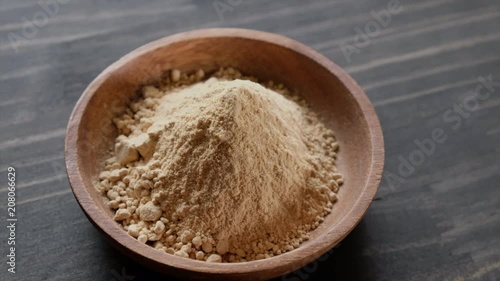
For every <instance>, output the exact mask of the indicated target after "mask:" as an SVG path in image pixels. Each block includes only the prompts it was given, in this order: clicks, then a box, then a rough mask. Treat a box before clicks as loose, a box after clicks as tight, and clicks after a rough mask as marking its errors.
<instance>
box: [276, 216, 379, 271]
mask: <svg viewBox="0 0 500 281" xmlns="http://www.w3.org/2000/svg"><path fill="white" fill-rule="evenodd" d="M367 231H368V230H367V227H366V224H365V223H364V222H363V221H361V223H360V224H359V225H358V226H357V227H356V228H355V229H354V230H353V232H352V233H351V234H349V235H348V236H347V237H346V238H345V239H344V240H343V241H342V242H341V244H340V245H338V246H337V247H335V248H334V249H332V250H330V251H329V252H327V254H325V255H323V256H322V257H320V258H319V259H317V260H316V261H314V262H312V263H310V264H308V265H306V266H304V267H302V268H300V269H298V270H296V271H294V272H292V273H289V274H287V275H284V276H281V277H279V278H275V279H273V281H279V280H280V281H305V280H308V281H314V280H328V281H351V280H355V281H358V280H363V281H372V280H375V276H374V275H373V273H372V271H371V270H370V265H369V262H368V259H367V258H366V257H363V255H362V253H363V249H365V248H366V245H367V244H368V241H367V236H366V232H367Z"/></svg>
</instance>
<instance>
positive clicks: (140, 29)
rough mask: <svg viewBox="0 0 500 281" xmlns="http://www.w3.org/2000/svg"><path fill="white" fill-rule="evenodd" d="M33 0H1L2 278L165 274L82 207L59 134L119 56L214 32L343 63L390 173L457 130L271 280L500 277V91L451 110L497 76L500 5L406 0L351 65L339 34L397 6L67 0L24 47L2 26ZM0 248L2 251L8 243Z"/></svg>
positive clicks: (378, 2)
mask: <svg viewBox="0 0 500 281" xmlns="http://www.w3.org/2000/svg"><path fill="white" fill-rule="evenodd" d="M36 2H37V1H27V0H23V1H10V0H3V1H0V89H1V92H0V96H1V99H0V129H1V130H2V134H0V168H1V170H0V178H3V179H6V177H7V172H6V169H7V167H8V166H10V165H12V166H14V167H16V168H17V170H18V177H17V178H18V185H19V186H20V187H22V188H19V190H18V198H17V199H18V203H19V209H18V214H19V229H18V233H17V235H18V236H17V237H18V240H19V241H20V243H19V245H18V254H19V263H18V274H16V275H5V274H2V275H1V276H2V277H1V279H2V280H4V279H5V280H71V279H76V280H87V279H88V280H120V279H119V278H120V277H121V276H122V273H123V272H122V270H124V273H125V274H126V275H128V276H130V275H131V276H135V278H134V279H133V280H171V279H169V278H168V277H165V276H163V275H161V274H157V273H154V272H152V271H150V270H149V269H147V268H145V267H142V266H140V265H139V264H136V263H135V262H133V261H132V260H130V259H128V258H126V257H125V256H124V255H122V254H121V253H119V252H118V251H116V250H114V249H113V248H112V247H111V246H110V245H108V243H107V242H106V241H105V240H104V238H103V237H102V235H101V234H100V233H98V232H97V231H96V230H95V229H94V227H93V226H92V225H91V224H90V223H89V222H88V220H87V219H86V218H85V216H84V215H83V213H82V212H81V211H80V208H79V207H78V204H77V203H76V201H75V200H74V197H73V195H72V194H71V191H70V188H69V184H68V182H67V180H66V178H65V169H64V159H63V150H64V129H65V127H66V125H67V122H68V118H69V115H70V113H71V110H72V109H73V107H74V105H75V103H76V101H77V100H78V98H79V97H80V95H81V93H82V92H83V90H84V89H85V88H86V86H87V85H88V84H89V83H90V82H91V81H92V80H93V79H94V78H95V77H96V76H97V75H98V74H99V73H100V72H101V71H102V70H103V69H104V68H106V67H107V66H108V65H109V64H110V63H112V62H113V61H116V60H117V59H118V58H120V57H121V56H123V55H124V54H126V53H128V52H130V51H131V50H133V49H135V48H137V47H139V46H141V45H143V44H145V43H147V42H150V41H152V40H155V39H158V38H161V37H164V36H166V35H170V34H173V33H177V32H181V31H187V30H193V29H197V28H206V27H241V28H251V29H258V30H264V31H269V32H275V33H279V34H283V35H285V36H289V37H291V38H293V39H296V40H298V41H300V42H303V43H305V44H306V45H309V46H311V47H313V48H315V49H317V50H318V51H319V52H321V53H322V54H323V55H325V56H327V57H328V58H330V59H331V60H332V61H334V62H335V63H337V64H338V65H340V66H342V67H343V68H344V69H346V70H347V71H348V72H349V73H350V74H351V75H352V76H353V77H354V79H355V80H356V81H357V82H358V83H359V84H360V85H361V87H362V88H364V89H365V92H366V93H367V95H368V96H369V97H370V99H371V101H372V102H373V103H374V105H375V110H376V111H377V114H378V115H379V117H380V121H381V124H382V128H383V132H384V139H385V146H386V162H385V174H384V176H387V173H388V172H392V173H394V174H398V165H399V164H400V160H399V159H398V157H399V156H400V155H401V156H402V157H404V158H406V159H408V156H409V155H410V153H411V152H412V151H414V150H415V149H416V148H417V146H416V145H415V143H414V141H415V140H416V139H418V140H423V139H425V138H429V137H430V136H431V133H432V131H433V130H434V129H435V128H442V129H443V130H445V132H446V133H447V136H448V139H447V141H446V142H445V143H444V144H439V145H438V146H437V147H436V150H435V152H434V153H433V154H432V155H430V156H426V158H425V161H424V162H423V163H422V164H421V165H419V166H418V167H416V169H415V171H414V172H413V173H412V174H411V175H410V176H408V177H405V178H404V182H403V183H402V184H400V185H398V186H391V185H390V184H388V182H387V181H386V180H385V179H383V180H382V184H381V186H380V188H379V191H378V193H377V195H376V201H375V202H373V204H372V206H371V207H370V209H369V211H368V213H367V215H366V216H365V218H364V219H363V221H362V222H361V223H360V224H359V225H358V227H357V228H356V229H355V230H354V231H353V232H352V233H351V234H350V235H349V236H348V237H347V238H346V239H345V240H344V241H343V242H342V243H341V245H340V246H339V247H338V248H335V249H334V250H333V251H332V252H329V254H328V255H327V256H326V257H325V258H322V259H321V260H319V261H317V262H316V263H313V264H311V265H310V266H309V267H306V268H303V269H302V270H301V271H298V272H296V273H293V274H291V275H288V276H287V277H286V278H283V279H282V278H278V279H277V280H405V281H407V280H499V275H500V273H499V272H500V265H499V261H500V237H499V235H498V233H499V232H500V209H499V206H500V189H499V184H498V183H499V180H500V171H499V163H500V144H499V141H498V140H499V138H500V133H499V132H500V129H499V128H500V125H499V121H500V98H499V94H498V93H499V92H500V90H498V88H495V89H496V91H495V92H493V93H492V94H491V96H490V97H489V98H488V99H487V100H484V101H481V102H480V105H479V108H478V109H477V110H475V111H474V112H471V113H470V116H469V117H467V118H463V119H462V123H461V125H460V126H459V127H458V128H457V129H453V128H452V127H451V125H453V123H447V122H445V120H444V119H443V114H444V113H445V112H446V111H447V110H449V109H453V106H454V104H456V103H461V102H462V100H463V99H464V98H466V97H467V96H469V95H470V94H469V93H470V91H472V90H474V89H475V87H476V86H477V79H476V78H477V76H479V75H481V76H484V77H486V76H488V75H490V74H491V75H492V76H493V80H494V81H500V54H499V52H498V50H499V49H500V38H499V35H498V32H499V31H498V26H500V4H499V3H498V1H494V0H475V1H465V0H436V1H430V0H429V1H410V0H400V2H401V5H402V6H403V9H402V11H401V12H400V13H399V14H397V15H396V14H394V15H392V17H391V21H390V23H389V24H388V25H387V27H385V28H383V29H382V30H381V32H380V34H379V35H378V36H375V37H373V38H371V39H370V44H369V45H368V46H366V47H364V48H361V49H360V52H359V53H356V54H354V55H352V57H351V61H350V62H348V61H347V60H346V58H345V57H344V55H343V52H342V49H341V47H340V43H341V42H343V40H345V42H349V43H351V44H352V38H353V37H354V35H355V31H354V27H356V26H358V27H361V28H364V26H365V25H366V23H367V22H369V21H370V20H372V19H373V18H372V16H371V15H370V12H371V11H372V10H373V11H380V10H382V9H386V8H387V4H388V2H389V1H385V0H370V1H368V0H360V1H327V0H325V1H314V2H313V1H300V0H290V1H286V3H285V1H271V0H256V1H254V0H252V1H250V0H243V1H242V2H241V4H240V5H238V6H236V7H234V9H232V10H231V11H228V12H225V13H224V20H222V21H221V20H220V18H219V17H218V15H217V13H216V11H215V9H214V7H213V5H212V1H163V0H145V1H140V3H139V2H138V1H116V0H96V1H80V0H72V1H70V2H69V3H68V4H65V5H61V6H60V9H59V12H58V13H57V15H56V16H54V17H52V18H50V19H49V21H48V23H47V25H46V26H44V27H42V28H39V30H38V32H37V33H36V35H35V36H34V37H33V38H32V39H29V40H26V41H25V42H24V41H23V42H22V43H21V44H20V46H19V48H18V52H17V53H16V52H14V51H13V49H12V48H11V46H10V43H9V40H8V34H9V33H10V32H15V33H17V34H22V24H23V17H26V18H28V19H32V18H33V15H34V14H35V13H36V12H38V11H40V10H41V9H40V7H39V6H37V4H36ZM61 132H63V133H61ZM5 181H6V180H5ZM4 188H5V185H3V184H2V186H1V187H0V200H2V201H3V202H0V205H1V206H2V208H1V210H5V204H6V201H5V200H6V193H5V191H3V189H4ZM1 198H3V199H1ZM6 235H7V233H6V229H5V228H4V227H0V236H1V237H6ZM0 249H1V250H2V253H6V244H5V243H1V244H0ZM2 268H5V265H4V267H2ZM5 270H6V269H5ZM128 280H130V279H128Z"/></svg>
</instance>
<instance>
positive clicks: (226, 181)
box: [97, 68, 343, 262]
mask: <svg viewBox="0 0 500 281" xmlns="http://www.w3.org/2000/svg"><path fill="white" fill-rule="evenodd" d="M203 78H204V73H203V71H201V70H199V71H197V72H196V73H194V74H191V75H187V74H185V73H181V72H180V71H178V70H173V71H171V73H170V76H169V77H168V78H166V81H164V82H165V83H164V84H163V85H162V86H161V87H153V86H147V87H144V89H143V97H142V98H141V99H139V100H137V101H135V102H133V103H131V104H130V106H129V107H128V108H127V109H126V113H125V114H124V115H122V116H120V117H119V118H116V119H115V120H114V122H115V124H116V126H117V128H118V132H119V136H118V138H117V139H116V144H115V149H114V152H113V153H114V154H113V157H111V158H110V159H108V160H107V161H106V166H105V168H104V171H103V172H101V173H100V175H99V184H98V185H97V188H98V190H99V191H100V192H102V193H103V194H104V195H105V197H106V200H107V204H108V206H110V208H112V209H113V210H115V216H114V219H115V220H116V221H118V222H119V223H121V224H122V226H123V228H124V229H125V230H126V231H127V232H128V233H129V234H130V235H131V236H133V237H135V238H137V240H138V241H140V242H141V243H148V244H150V245H151V246H153V247H154V248H156V249H158V250H160V251H164V252H166V253H169V254H174V255H176V256H181V257H185V258H192V259H197V260H202V261H203V260H204V261H208V262H244V261H251V260H258V259H263V258H269V257H272V256H275V255H279V254H281V253H284V252H288V251H291V250H293V249H295V248H297V247H299V245H300V244H301V243H302V242H303V241H306V240H307V239H308V233H309V232H310V231H311V230H313V229H315V228H316V227H317V226H318V225H319V224H320V223H321V222H322V221H323V220H324V217H325V216H326V215H327V214H329V213H330V212H331V208H332V206H333V204H334V203H335V202H336V201H337V194H336V193H337V191H338V189H339V186H340V185H342V183H343V178H342V175H340V174H339V173H337V170H336V167H335V157H336V150H337V149H338V145H337V143H336V141H335V137H334V134H333V132H332V131H331V130H329V129H327V128H326V127H325V126H324V125H323V124H322V123H321V122H320V121H319V119H318V117H317V115H316V114H315V113H314V112H312V111H311V110H310V109H308V107H307V105H306V103H305V102H304V101H303V100H301V99H300V98H299V97H298V96H297V95H292V94H291V93H290V91H288V90H287V89H286V88H285V87H284V86H283V85H282V84H279V85H276V84H275V83H273V82H268V83H266V84H265V86H263V85H261V84H258V83H257V82H256V79H255V78H252V77H245V76H243V75H242V74H241V73H239V72H238V71H236V70H234V69H231V68H229V69H221V70H219V71H218V72H216V73H215V74H214V75H213V76H212V77H210V78H209V79H208V80H204V79H203Z"/></svg>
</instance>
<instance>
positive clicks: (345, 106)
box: [70, 34, 383, 277]
mask: <svg viewBox="0 0 500 281" xmlns="http://www.w3.org/2000/svg"><path fill="white" fill-rule="evenodd" d="M257 37H258V36H257ZM279 38H281V37H279ZM279 38H278V39H279ZM293 44H294V43H293V41H292V40H288V41H285V43H283V44H277V43H276V42H272V40H264V39H261V38H249V37H248V36H238V35H236V34H232V35H231V34H230V35H225V36H208V35H207V36H205V37H200V36H188V37H186V38H175V37H174V38H173V39H168V38H167V39H162V40H159V41H156V42H153V43H151V44H149V45H146V46H145V47H142V48H140V49H138V50H136V51H134V52H132V53H131V54H129V55H127V56H125V57H124V58H122V59H121V60H120V61H118V62H117V63H115V64H113V65H112V66H110V67H109V68H108V69H107V70H105V71H104V72H103V73H102V74H101V75H100V76H99V77H98V78H96V80H95V81H94V82H93V83H92V84H91V85H90V86H89V88H88V89H87V90H86V93H85V94H84V96H83V97H82V99H81V100H80V101H79V103H78V105H77V108H79V109H80V112H79V113H77V114H75V113H74V117H73V118H79V119H80V120H79V123H78V127H77V131H76V133H77V136H76V140H75V143H76V159H75V160H76V163H77V164H76V165H77V166H78V171H79V173H80V179H79V180H81V181H82V182H83V187H84V189H85V191H86V193H88V195H89V196H90V197H91V198H92V201H93V203H94V204H96V205H97V206H98V208H100V209H101V210H102V211H104V213H105V214H106V215H105V216H106V217H107V218H109V222H108V223H109V224H115V222H114V221H113V220H112V212H111V210H110V209H109V208H108V207H107V206H105V204H104V202H103V200H102V197H101V195H99V194H98V193H97V192H96V191H95V190H94V187H93V185H94V184H95V183H96V182H97V175H98V174H99V171H100V170H101V169H102V168H103V165H104V161H105V160H106V159H107V157H109V153H110V151H111V150H112V148H113V144H114V139H115V137H116V134H117V132H116V129H115V128H114V126H113V125H112V122H111V119H112V118H113V117H116V116H118V115H119V114H120V113H121V112H122V110H123V108H124V106H125V105H126V104H127V103H128V102H130V100H131V99H134V98H136V97H137V96H138V92H139V89H140V88H141V86H142V85H147V84H150V83H156V82H157V81H158V80H159V79H160V78H161V76H162V75H164V73H165V72H166V71H168V70H170V69H173V68H177V69H180V70H181V71H183V72H192V71H195V70H196V69H199V68H201V69H203V70H204V71H205V72H206V73H210V72H213V71H215V70H217V69H219V68H220V67H228V66H231V67H234V68H236V69H238V70H240V71H241V72H243V73H244V74H248V75H252V76H255V77H257V78H259V79H260V80H261V81H267V80H273V81H275V82H282V83H284V84H285V85H286V86H287V87H288V88H289V89H292V90H294V91H298V92H299V93H300V94H301V95H302V96H303V97H304V98H305V99H306V100H307V101H308V102H309V103H310V105H311V106H312V108H313V109H314V110H316V111H317V112H318V113H319V115H320V117H321V119H322V120H323V122H324V123H326V125H327V126H328V127H330V128H331V129H333V130H334V131H335V133H336V137H337V140H338V142H339V145H340V150H339V154H338V161H337V165H338V169H339V170H340V172H341V173H343V174H344V177H345V183H344V185H343V187H342V188H341V190H340V192H339V201H338V202H337V203H336V204H335V205H334V208H333V212H332V213H331V214H330V215H328V216H327V218H326V219H325V222H324V223H322V224H321V226H320V227H319V228H318V229H316V230H315V231H314V232H313V233H312V235H311V240H310V241H308V242H306V243H305V244H303V245H302V246H301V248H299V249H298V250H300V249H302V248H305V249H306V248H308V245H311V247H313V248H314V249H315V250H316V252H314V251H311V253H310V254H308V255H307V256H304V254H303V255H302V257H301V258H302V260H303V263H306V262H310V261H312V259H314V258H316V257H318V256H319V255H321V254H323V253H324V252H325V251H326V250H325V249H328V248H330V247H332V246H333V245H334V244H336V243H338V242H339V241H340V240H341V239H342V238H343V237H345V235H347V234H348V232H350V230H351V229H352V227H353V226H354V225H355V224H356V223H357V222H358V220H359V218H352V219H351V218H349V215H350V214H352V211H353V209H354V208H356V206H358V205H359V202H358V200H359V199H360V198H361V197H362V194H363V193H364V192H367V189H368V187H367V186H368V185H370V184H371V183H369V182H368V181H369V178H370V177H371V174H372V173H373V171H372V163H373V161H374V160H375V159H374V155H376V154H377V153H378V152H376V151H374V150H375V149H379V150H380V152H381V153H383V152H382V151H383V146H382V147H376V145H379V143H374V141H373V135H372V132H371V131H370V130H373V128H370V126H371V124H370V122H369V118H371V117H372V116H368V115H369V114H373V115H374V113H373V112H371V111H370V112H368V114H367V109H366V108H363V104H362V103H360V100H359V99H360V98H362V99H366V97H365V96H364V94H363V93H362V91H361V90H360V89H359V87H358V86H357V85H356V84H355V83H354V82H353V81H352V79H350V78H349V77H348V76H347V75H345V74H344V72H343V71H341V70H340V69H338V68H336V69H335V71H336V73H332V67H336V66H335V65H333V63H332V64H331V65H328V66H329V67H325V65H324V64H322V63H320V62H318V60H322V59H324V58H323V57H322V56H319V55H317V54H316V53H315V52H313V53H309V51H310V50H309V49H307V51H304V52H302V51H300V50H299V51H297V50H298V48H299V49H300V48H306V47H304V46H303V45H301V44H299V43H297V45H293ZM316 55H317V56H316ZM366 101H367V99H366ZM368 104H369V103H368ZM368 109H369V110H372V111H373V109H372V108H371V106H369V108H368ZM75 111H77V109H75ZM375 119H376V116H375ZM375 121H376V124H377V125H378V120H375ZM70 123H71V122H70ZM380 169H381V167H380ZM379 172H380V171H379ZM70 181H71V182H72V185H73V180H72V179H71V176H70ZM377 181H378V180H377ZM377 184H378V182H376V183H375V186H374V187H373V189H374V190H371V191H370V192H371V194H369V196H368V197H365V199H366V198H368V200H371V198H372V196H373V194H374V193H375V190H376V188H377V187H376V185H377ZM73 188H74V189H75V186H74V185H73ZM370 195H371V196H370ZM77 199H79V201H80V204H82V202H81V201H82V200H80V199H81V198H78V196H77ZM357 204H358V205H357ZM365 205H366V206H364V210H361V212H362V213H364V212H365V210H366V208H367V206H368V204H365ZM82 207H84V206H82ZM358 207H359V206H358ZM84 209H85V208H84ZM87 215H89V216H90V219H91V220H92V219H93V218H92V214H88V212H87ZM359 216H362V214H361V215H359ZM349 220H351V222H350V223H349V225H350V227H349V229H347V228H345V227H340V225H341V224H342V222H344V224H345V225H347V224H346V223H347V222H346V221H349ZM352 220H355V221H352ZM101 228H102V227H101ZM123 233H124V234H125V235H126V233H125V231H123ZM326 233H329V234H328V235H329V239H328V240H327V241H326V242H322V244H321V245H319V244H316V245H314V243H315V241H317V240H318V239H319V238H320V237H321V236H323V235H325V234H326ZM123 239H127V238H123ZM130 240H133V239H132V238H130ZM298 250H295V251H298ZM295 251H292V252H291V253H288V254H286V255H290V257H291V256H292V255H291V254H293V253H294V252H295ZM163 255H165V256H167V255H166V254H163ZM286 255H282V256H283V257H284V256H286ZM282 256H278V257H275V258H271V259H270V260H269V262H271V260H278V259H280V257H282ZM167 258H170V259H171V258H174V257H172V256H170V255H169V257H167ZM175 258H176V259H178V258H177V257H175ZM298 259H299V258H297V260H298ZM291 260H293V259H291ZM165 261H167V259H165ZM272 262H274V261H272ZM302 265H304V264H302ZM210 266H211V265H210ZM297 267H299V266H298V265H286V266H283V265H282V266H281V270H278V271H275V272H274V274H275V275H277V274H282V273H284V272H286V271H291V270H293V269H295V268H297ZM199 268H200V270H201V269H202V268H203V267H202V266H200V267H199ZM233 269H234V270H236V271H237V269H236V268H233ZM228 270H229V269H228ZM269 277H270V276H269Z"/></svg>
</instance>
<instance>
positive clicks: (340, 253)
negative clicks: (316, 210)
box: [102, 222, 375, 281]
mask: <svg viewBox="0 0 500 281" xmlns="http://www.w3.org/2000/svg"><path fill="white" fill-rule="evenodd" d="M366 231H367V230H366V225H365V224H364V223H363V222H361V223H360V224H359V225H358V226H357V227H356V229H355V230H354V231H353V232H352V233H351V234H349V236H348V237H347V238H346V239H344V241H342V243H341V245H340V246H338V247H336V248H334V249H333V250H331V251H330V252H329V254H327V255H326V256H323V257H322V258H320V259H318V260H316V261H315V262H313V263H311V264H308V265H306V266H304V267H302V268H301V269H298V270H296V271H294V272H292V273H289V274H287V275H285V276H281V277H278V278H275V279H273V281H279V280H281V281H287V280H288V281H305V280H312V281H314V280H328V281H337V280H339V281H344V280H366V281H371V280H375V279H374V275H373V272H372V271H371V270H370V265H369V263H368V259H367V258H364V257H363V255H362V251H363V249H365V247H366V244H367V237H366V235H365V234H366ZM103 244H105V245H103V249H102V252H103V255H104V259H105V260H107V261H110V262H109V264H108V265H107V267H108V268H110V271H109V272H104V273H103V278H104V279H102V280H109V281H122V280H124V281H132V280H134V281H146V280H147V281H166V280H173V281H174V280H178V279H175V278H172V277H170V276H166V275H163V274H160V273H157V272H155V271H153V270H151V269H149V268H147V267H144V266H142V265H140V264H138V263H136V262H134V261H133V260H131V259H130V258H128V257H126V256H125V255H123V254H121V253H120V252H119V251H118V250H116V249H114V248H113V247H111V246H110V245H109V244H108V243H106V242H104V241H103Z"/></svg>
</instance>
